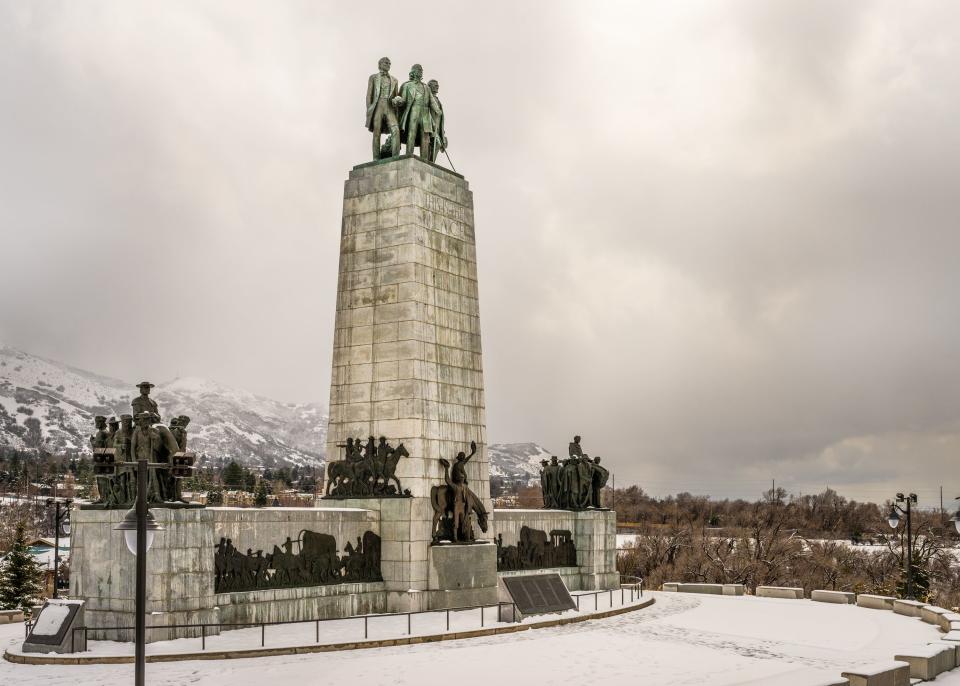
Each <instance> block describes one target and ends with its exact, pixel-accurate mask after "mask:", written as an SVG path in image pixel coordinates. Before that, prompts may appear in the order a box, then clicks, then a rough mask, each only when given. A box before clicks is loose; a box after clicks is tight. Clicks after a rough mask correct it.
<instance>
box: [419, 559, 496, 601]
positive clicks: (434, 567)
mask: <svg viewBox="0 0 960 686" xmlns="http://www.w3.org/2000/svg"><path fill="white" fill-rule="evenodd" d="M427 571H428V575H429V577H428V581H429V588H431V589H436V591H434V592H432V597H431V600H430V607H432V608H436V609H442V608H445V607H463V606H465V605H477V604H481V603H484V604H485V603H495V602H496V601H497V550H496V546H494V545H492V544H490V543H481V544H476V545H454V544H451V545H433V546H430V549H429V560H428V566H427ZM463 591H470V592H471V593H463ZM467 599H469V602H464V601H465V600H467Z"/></svg>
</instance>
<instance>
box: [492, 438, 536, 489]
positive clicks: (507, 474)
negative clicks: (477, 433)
mask: <svg viewBox="0 0 960 686" xmlns="http://www.w3.org/2000/svg"><path fill="white" fill-rule="evenodd" d="M487 454H488V456H489V457H490V476H500V477H503V478H504V479H509V480H511V481H526V482H527V483H528V484H532V483H535V482H539V480H540V460H549V459H550V455H551V453H549V452H548V451H547V450H545V449H544V448H542V447H541V446H539V445H537V444H536V443H494V444H491V445H489V446H487Z"/></svg>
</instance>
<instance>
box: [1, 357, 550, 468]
mask: <svg viewBox="0 0 960 686" xmlns="http://www.w3.org/2000/svg"><path fill="white" fill-rule="evenodd" d="M138 381H139V379H138ZM137 393H138V391H137V389H136V386H135V385H134V383H131V382H128V381H121V380H118V379H112V378H109V377H106V376H101V375H99V374H95V373H93V372H88V371H85V370H82V369H76V368H74V367H70V366H68V365H65V364H62V363H60V362H54V361H52V360H47V359H44V358H41V357H37V356H35V355H31V354H29V353H26V352H23V351H21V350H17V349H15V348H11V347H4V346H0V447H10V448H16V449H20V450H37V449H40V450H43V451H45V452H53V453H61V452H66V453H77V454H89V453H90V444H89V436H90V434H91V433H93V431H94V427H93V418H94V417H95V416H96V415H104V416H107V417H110V416H117V417H118V416H120V415H121V414H123V413H129V412H130V411H131V410H130V401H131V400H132V399H133V397H134V396H136V395H137ZM151 397H152V398H154V399H155V400H156V401H157V404H158V405H159V409H160V413H161V415H162V416H163V419H164V421H167V420H169V418H170V417H173V416H176V415H180V414H185V415H189V416H190V418H191V423H190V426H189V432H190V438H189V441H190V447H191V449H193V450H195V451H197V452H198V453H200V454H204V455H206V456H207V457H210V458H217V459H222V460H236V461H237V462H239V463H241V464H243V465H245V466H264V467H273V466H284V465H286V466H293V465H298V466H320V465H322V464H323V463H324V461H325V460H324V458H325V456H324V450H325V442H326V436H327V411H326V407H325V406H324V405H321V404H319V403H283V402H279V401H276V400H271V399H269V398H264V397H262V396H258V395H254V394H253V393H250V392H248V391H244V390H239V389H235V388H230V387H227V386H223V385H221V384H218V383H216V382H214V381H210V380H207V379H201V378H195V377H189V378H178V379H174V380H173V381H169V382H166V383H157V385H156V387H155V388H154V389H153V390H152V392H151ZM487 450H488V453H489V456H490V461H491V465H490V475H491V476H495V477H503V478H504V479H507V480H512V481H522V482H528V483H530V482H533V481H534V480H537V479H539V472H540V460H541V459H543V458H544V457H546V458H548V459H549V454H548V453H547V452H546V451H545V450H544V449H543V448H541V447H540V446H539V445H537V444H535V443H509V444H492V445H489V446H488V448H487Z"/></svg>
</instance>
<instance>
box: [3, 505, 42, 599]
mask: <svg viewBox="0 0 960 686" xmlns="http://www.w3.org/2000/svg"><path fill="white" fill-rule="evenodd" d="M42 594H43V570H42V569H41V568H40V565H39V564H37V561H36V560H34V559H33V556H32V555H30V552H29V550H28V549H27V532H26V529H25V527H24V525H23V522H22V521H21V522H18V523H17V532H16V535H15V537H14V540H13V547H12V548H11V549H10V552H9V553H7V556H6V557H5V558H4V560H3V563H2V564H0V609H4V610H17V609H23V610H25V611H26V612H27V613H28V614H29V612H30V608H31V607H33V605H34V603H36V602H37V601H38V600H39V599H40V596H41V595H42Z"/></svg>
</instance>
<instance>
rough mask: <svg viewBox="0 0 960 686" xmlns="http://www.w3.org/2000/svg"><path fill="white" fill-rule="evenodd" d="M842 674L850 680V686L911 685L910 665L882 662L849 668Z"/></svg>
mask: <svg viewBox="0 0 960 686" xmlns="http://www.w3.org/2000/svg"><path fill="white" fill-rule="evenodd" d="M841 676H842V677H844V678H845V679H847V680H849V681H850V686H910V665H909V664H908V663H906V662H899V661H897V662H881V663H877V664H873V665H868V666H865V667H857V668H854V669H849V670H847V671H845V672H843V673H841Z"/></svg>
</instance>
